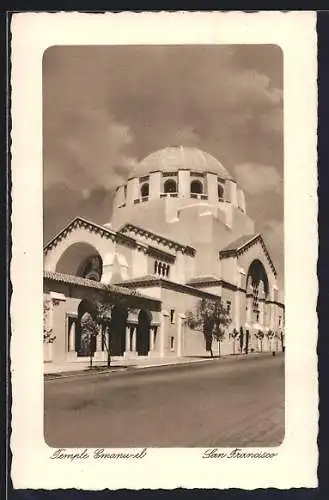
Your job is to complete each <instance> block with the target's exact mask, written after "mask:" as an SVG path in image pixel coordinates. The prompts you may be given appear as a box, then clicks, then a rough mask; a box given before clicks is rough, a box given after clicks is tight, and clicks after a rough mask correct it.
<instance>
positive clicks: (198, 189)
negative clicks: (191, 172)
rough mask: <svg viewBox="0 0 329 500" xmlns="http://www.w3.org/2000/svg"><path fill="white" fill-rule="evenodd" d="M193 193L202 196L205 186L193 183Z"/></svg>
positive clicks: (196, 182) (198, 182) (197, 182)
mask: <svg viewBox="0 0 329 500" xmlns="http://www.w3.org/2000/svg"><path fill="white" fill-rule="evenodd" d="M191 193H193V194H202V193H203V186H202V183H201V182H200V181H192V182H191Z"/></svg>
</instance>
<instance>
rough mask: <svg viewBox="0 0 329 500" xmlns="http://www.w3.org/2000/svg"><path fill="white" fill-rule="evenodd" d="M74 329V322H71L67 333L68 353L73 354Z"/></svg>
mask: <svg viewBox="0 0 329 500" xmlns="http://www.w3.org/2000/svg"><path fill="white" fill-rule="evenodd" d="M75 327H76V321H73V322H72V325H71V328H70V331H69V351H70V352H74V351H75Z"/></svg>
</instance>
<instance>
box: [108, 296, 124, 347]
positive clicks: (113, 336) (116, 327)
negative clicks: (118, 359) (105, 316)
mask: <svg viewBox="0 0 329 500" xmlns="http://www.w3.org/2000/svg"><path fill="white" fill-rule="evenodd" d="M127 317H128V311H127V309H126V308H125V307H123V306H120V305H116V306H114V307H113V309H112V315H111V324H110V325H111V326H110V349H111V354H112V356H123V355H124V352H125V350H126V326H127Z"/></svg>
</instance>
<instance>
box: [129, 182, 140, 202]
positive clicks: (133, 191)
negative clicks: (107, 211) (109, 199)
mask: <svg viewBox="0 0 329 500" xmlns="http://www.w3.org/2000/svg"><path fill="white" fill-rule="evenodd" d="M139 195H140V193H139V179H138V178H135V177H134V178H133V179H129V180H128V184H127V199H126V205H133V203H134V200H136V199H137V198H140V196H139Z"/></svg>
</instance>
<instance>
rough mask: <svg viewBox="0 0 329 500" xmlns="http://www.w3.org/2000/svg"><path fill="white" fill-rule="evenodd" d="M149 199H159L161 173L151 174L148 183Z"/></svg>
mask: <svg viewBox="0 0 329 500" xmlns="http://www.w3.org/2000/svg"><path fill="white" fill-rule="evenodd" d="M149 188H150V189H149V193H150V196H149V197H150V199H155V198H160V193H161V172H152V173H151V174H150V181H149Z"/></svg>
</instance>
